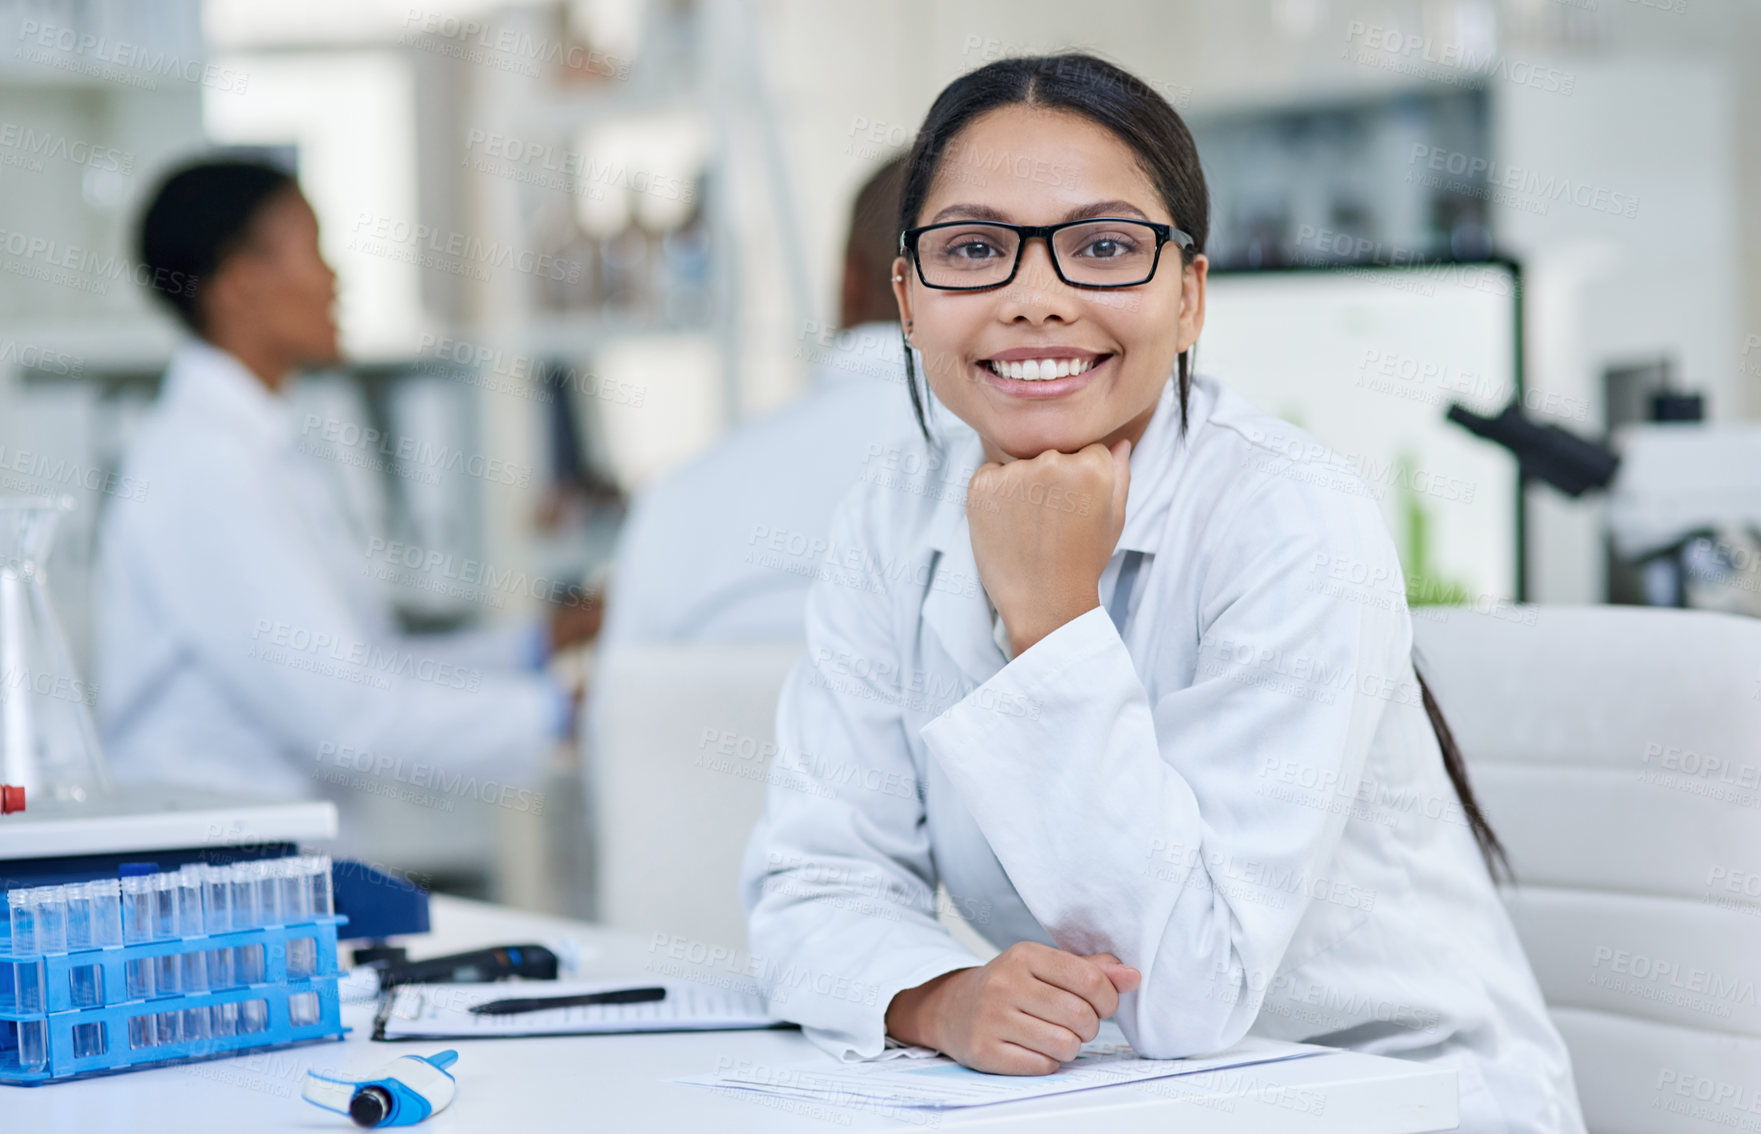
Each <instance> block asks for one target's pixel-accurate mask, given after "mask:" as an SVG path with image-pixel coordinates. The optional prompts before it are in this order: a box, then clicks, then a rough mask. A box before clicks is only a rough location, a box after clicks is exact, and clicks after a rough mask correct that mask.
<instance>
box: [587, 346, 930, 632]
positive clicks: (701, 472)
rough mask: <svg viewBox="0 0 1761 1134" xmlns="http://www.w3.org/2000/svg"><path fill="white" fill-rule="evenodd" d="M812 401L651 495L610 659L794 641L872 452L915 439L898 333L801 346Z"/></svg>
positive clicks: (624, 541)
mask: <svg viewBox="0 0 1761 1134" xmlns="http://www.w3.org/2000/svg"><path fill="white" fill-rule="evenodd" d="M803 350H804V351H806V352H807V354H808V357H809V358H810V359H811V360H812V362H813V366H812V371H811V373H812V378H811V385H810V387H809V389H808V391H807V392H806V393H805V394H803V395H802V396H801V397H800V398H799V399H797V400H796V401H794V402H792V403H790V404H789V405H787V406H785V407H783V408H782V409H779V410H777V411H776V412H775V413H772V414H770V415H768V416H767V417H764V418H762V419H761V420H759V421H756V422H753V423H752V424H750V425H747V426H744V427H742V428H740V429H739V430H737V431H735V432H734V433H733V434H732V435H730V436H729V437H727V438H726V439H724V440H723V441H721V442H720V443H719V444H717V445H716V446H715V447H714V448H713V449H711V450H710V451H709V452H707V453H705V454H704V455H703V456H701V457H699V458H697V459H696V460H694V461H692V462H691V463H690V464H688V465H686V466H684V467H683V468H681V469H679V470H677V471H676V472H673V473H671V474H669V475H668V476H666V477H664V478H662V479H661V480H660V481H658V482H657V483H655V484H654V485H652V486H651V487H650V488H648V489H647V490H646V491H644V492H643V493H641V494H640V495H639V496H638V497H637V498H636V501H635V503H634V505H633V506H632V508H631V510H630V518H629V521H628V522H627V523H626V524H625V525H624V530H623V532H622V533H621V534H620V535H619V537H618V555H617V563H616V565H615V567H614V569H613V572H612V575H611V580H610V583H609V585H608V594H607V596H606V614H605V628H604V630H603V632H602V633H601V635H600V648H601V649H602V650H612V649H615V648H616V647H617V646H618V645H620V644H622V643H625V642H693V641H695V642H705V641H714V642H729V641H745V642H750V641H792V640H798V639H799V638H800V637H801V634H802V627H803V617H804V616H803V613H802V611H803V608H804V607H805V605H806V602H807V588H808V585H809V584H810V583H811V582H812V581H813V576H814V574H815V573H817V572H818V571H819V570H820V569H822V567H823V566H824V563H823V559H824V556H823V543H822V544H820V545H818V546H819V547H820V553H818V554H816V553H815V552H814V551H813V550H812V549H813V548H814V547H815V546H816V545H815V544H814V541H816V540H817V541H823V540H824V538H825V533H826V529H827V527H828V526H829V525H830V523H831V518H832V509H833V508H834V507H835V506H836V505H837V502H838V500H839V498H840V497H842V496H843V495H844V493H845V492H846V491H848V490H849V487H850V485H852V484H854V483H855V482H856V480H857V478H858V477H860V476H861V475H862V472H863V469H864V468H865V467H866V466H867V464H868V463H869V461H870V457H869V447H870V446H872V445H877V444H880V443H882V442H884V441H886V440H887V439H888V438H891V437H894V436H897V435H899V434H901V433H904V432H906V431H908V430H912V429H916V428H917V425H916V420H915V419H914V418H913V417H912V415H911V400H910V395H908V394H907V393H906V392H905V351H904V343H903V342H902V341H901V339H900V335H899V324H897V323H894V322H875V323H863V324H860V325H858V326H856V327H852V328H850V329H849V330H847V331H843V332H840V333H839V334H838V335H837V337H836V338H835V339H833V340H832V341H830V342H826V343H814V342H812V341H811V340H810V341H809V345H808V346H806V347H804V348H803Z"/></svg>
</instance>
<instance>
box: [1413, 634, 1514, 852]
mask: <svg viewBox="0 0 1761 1134" xmlns="http://www.w3.org/2000/svg"><path fill="white" fill-rule="evenodd" d="M1413 675H1414V676H1416V677H1417V678H1418V679H1419V697H1420V698H1421V699H1422V700H1423V701H1424V703H1425V716H1427V717H1429V718H1430V720H1431V731H1432V732H1434V733H1436V734H1437V747H1438V748H1440V749H1442V750H1443V770H1444V771H1445V772H1448V773H1449V782H1450V783H1451V784H1453V785H1454V786H1455V795H1456V798H1458V799H1460V800H1461V810H1462V813H1463V814H1465V815H1466V816H1467V823H1468V829H1469V830H1471V831H1472V832H1473V833H1474V842H1476V843H1478V844H1479V847H1480V857H1481V858H1483V859H1485V860H1486V871H1487V872H1488V873H1489V874H1491V875H1492V877H1493V879H1494V880H1496V879H1497V878H1498V877H1499V876H1500V875H1502V876H1503V877H1504V879H1505V880H1506V881H1508V882H1514V881H1516V874H1515V873H1514V872H1513V871H1512V870H1511V869H1510V856H1509V855H1507V854H1505V853H1504V844H1503V843H1501V842H1499V841H1498V836H1497V834H1496V833H1494V832H1493V830H1492V824H1491V823H1489V822H1487V821H1486V813H1485V812H1484V811H1481V810H1480V801H1479V800H1478V799H1476V798H1475V797H1474V789H1473V786H1472V785H1471V784H1469V783H1468V774H1467V761H1466V760H1464V759H1462V755H1461V746H1460V745H1458V744H1456V743H1455V734H1454V733H1452V732H1450V731H1449V722H1448V721H1446V720H1444V719H1443V709H1442V707H1441V706H1440V705H1438V704H1437V698H1435V697H1433V696H1432V695H1431V687H1430V686H1429V685H1426V684H1425V675H1424V674H1422V673H1420V672H1419V671H1418V667H1417V666H1414V667H1413Z"/></svg>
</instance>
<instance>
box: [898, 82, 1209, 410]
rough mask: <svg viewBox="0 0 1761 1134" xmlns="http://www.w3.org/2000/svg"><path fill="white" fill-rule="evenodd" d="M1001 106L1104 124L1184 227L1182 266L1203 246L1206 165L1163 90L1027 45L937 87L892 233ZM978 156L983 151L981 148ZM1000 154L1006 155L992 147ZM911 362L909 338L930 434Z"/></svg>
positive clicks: (914, 396) (1182, 367) (917, 406)
mask: <svg viewBox="0 0 1761 1134" xmlns="http://www.w3.org/2000/svg"><path fill="white" fill-rule="evenodd" d="M1005 106H1034V107H1043V108H1045V109H1047V110H1067V111H1070V112H1072V113H1075V114H1080V115H1082V116H1083V117H1084V118H1087V119H1088V120H1089V121H1091V122H1094V123H1095V124H1097V125H1099V126H1103V127H1105V128H1106V129H1108V130H1110V131H1111V132H1112V133H1113V134H1114V135H1115V136H1116V137H1118V138H1119V139H1120V140H1121V141H1123V142H1124V143H1125V144H1126V145H1127V146H1129V147H1130V148H1131V151H1132V153H1134V154H1136V155H1137V160H1138V164H1139V165H1140V166H1142V168H1143V171H1144V173H1145V174H1146V175H1148V177H1149V179H1150V183H1151V184H1153V185H1154V186H1155V187H1156V191H1157V192H1158V193H1160V194H1161V195H1162V203H1163V205H1165V206H1166V207H1167V209H1168V213H1169V215H1170V216H1172V217H1173V218H1174V225H1175V227H1176V228H1180V229H1183V230H1184V231H1185V232H1186V233H1187V234H1188V235H1190V236H1191V237H1192V245H1191V247H1189V248H1186V249H1184V250H1183V251H1182V253H1181V266H1182V267H1184V266H1185V265H1187V264H1190V263H1192V259H1193V257H1194V256H1196V255H1198V254H1199V253H1201V252H1203V251H1204V250H1205V238H1206V236H1207V235H1208V234H1209V233H1210V229H1211V198H1210V194H1209V193H1208V192H1207V191H1206V189H1205V175H1204V170H1202V169H1201V168H1200V167H1199V160H1198V146H1197V145H1196V144H1195V143H1194V142H1193V140H1192V132H1191V131H1189V130H1188V129H1187V128H1186V123H1185V122H1183V121H1182V120H1181V118H1180V115H1179V114H1178V113H1177V112H1176V111H1175V110H1174V108H1173V107H1172V106H1170V105H1168V100H1167V99H1165V98H1163V97H1162V96H1161V95H1159V94H1157V93H1156V92H1155V91H1154V90H1152V89H1151V88H1150V86H1149V85H1148V84H1147V83H1145V82H1144V81H1143V80H1142V79H1139V78H1138V77H1137V76H1135V75H1133V74H1131V73H1130V72H1129V71H1126V70H1123V69H1121V68H1119V67H1116V66H1114V65H1113V64H1111V63H1108V62H1107V61H1106V60H1104V59H1098V58H1096V57H1095V56H1093V55H1086V54H1083V53H1080V52H1072V53H1069V54H1065V55H1029V56H1022V57H1020V58H1016V59H999V60H997V61H996V62H995V63H987V64H986V65H984V66H983V67H980V68H979V69H978V70H976V71H970V72H968V73H967V74H964V75H962V76H960V77H959V78H958V79H955V80H954V81H953V82H951V83H949V84H948V85H947V86H946V87H944V88H942V93H941V94H939V95H937V96H936V100H935V102H934V104H932V105H931V106H930V108H929V114H928V115H927V116H926V117H925V118H924V120H923V126H922V127H921V128H920V129H919V130H918V131H917V140H916V142H915V143H914V144H913V145H912V147H911V152H910V154H909V155H907V157H906V159H905V188H904V192H903V193H902V195H901V196H900V199H899V227H898V232H895V233H894V234H893V239H894V241H895V245H894V247H895V248H897V241H898V233H899V232H903V231H904V230H905V229H908V228H912V227H914V226H915V225H916V224H917V214H918V213H919V212H921V211H922V209H923V202H924V198H926V197H928V196H929V190H930V186H931V185H932V184H934V182H935V177H936V171H937V170H938V169H939V168H940V167H941V163H942V159H943V158H944V157H946V156H947V155H948V151H949V147H950V145H951V144H954V143H955V139H956V137H957V136H958V135H959V133H960V131H961V130H964V129H965V128H966V127H967V126H968V125H970V124H971V122H972V121H973V119H975V118H978V117H979V116H981V115H983V114H985V113H987V112H989V111H992V110H996V109H999V108H1001V107H1005ZM979 156H980V157H981V158H983V157H985V156H988V155H979ZM996 156H997V157H999V158H1000V159H1003V160H1005V161H1006V160H1007V157H1008V155H1006V154H999V155H996ZM1192 353H1193V352H1192V351H1182V352H1181V354H1180V358H1179V359H1178V360H1177V362H1176V376H1177V378H1178V381H1179V385H1180V429H1181V432H1182V433H1184V432H1185V430H1186V400H1187V394H1188V392H1189V391H1190V390H1191V388H1192V359H1191V357H1190V355H1191V354H1192ZM916 369H917V368H916V366H915V365H914V364H913V362H912V359H911V348H910V346H909V345H907V346H906V348H905V386H906V389H907V390H908V391H909V392H910V394H911V408H912V410H913V411H914V412H915V413H916V414H917V424H918V427H919V428H920V429H922V430H923V435H924V437H925V438H926V439H927V438H928V437H929V424H928V422H927V421H926V420H925V417H924V403H925V400H926V399H927V397H928V383H927V382H926V383H925V384H924V385H925V390H924V393H923V395H921V396H920V395H919V394H918V392H917V373H916Z"/></svg>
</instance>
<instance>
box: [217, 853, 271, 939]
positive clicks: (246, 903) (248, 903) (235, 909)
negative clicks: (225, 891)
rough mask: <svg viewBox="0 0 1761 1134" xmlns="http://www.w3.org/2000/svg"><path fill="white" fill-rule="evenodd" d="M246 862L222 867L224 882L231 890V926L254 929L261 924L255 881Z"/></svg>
mask: <svg viewBox="0 0 1761 1134" xmlns="http://www.w3.org/2000/svg"><path fill="white" fill-rule="evenodd" d="M250 865H251V864H250V863H248V862H235V863H232V864H231V865H229V866H225V867H222V868H221V869H223V870H225V871H226V884H227V886H228V888H230V889H231V890H232V927H233V928H234V929H255V928H256V927H257V926H259V925H262V924H263V922H262V919H261V918H260V917H259V916H258V910H257V882H256V879H255V878H253V877H252V876H251V872H250V870H249V869H248V868H249V867H250Z"/></svg>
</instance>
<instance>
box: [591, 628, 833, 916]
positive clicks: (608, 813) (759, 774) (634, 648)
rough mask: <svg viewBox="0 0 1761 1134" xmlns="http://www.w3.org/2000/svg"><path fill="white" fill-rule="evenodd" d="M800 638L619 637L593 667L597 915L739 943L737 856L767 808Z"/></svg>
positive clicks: (738, 866) (739, 907) (741, 911)
mask: <svg viewBox="0 0 1761 1134" xmlns="http://www.w3.org/2000/svg"><path fill="white" fill-rule="evenodd" d="M801 655H802V646H801V644H800V643H798V642H790V643H760V644H752V645H748V644H733V643H730V644H706V645H629V646H619V647H617V648H615V649H614V650H610V651H607V653H606V655H605V656H604V657H602V658H601V659H599V661H598V663H597V664H596V666H595V672H594V675H593V683H594V686H595V688H594V693H593V696H594V700H595V706H594V728H593V730H592V731H593V736H592V738H591V743H590V745H589V751H588V769H587V778H588V784H589V792H590V794H591V796H592V811H593V815H594V827H595V832H594V834H595V836H596V838H595V844H596V846H595V860H596V865H595V870H594V876H595V879H596V898H597V900H596V903H595V906H596V910H595V916H596V919H597V920H598V921H600V922H601V923H602V924H605V925H607V926H610V927H612V928H614V929H624V930H629V931H632V932H637V933H643V934H650V933H668V934H678V935H680V936H682V937H685V938H688V939H689V940H691V941H692V942H701V943H704V944H706V945H721V946H727V947H728V948H731V949H744V948H745V947H746V914H745V911H744V910H743V909H741V906H740V889H739V879H740V858H741V855H742V853H743V852H744V851H745V848H746V841H747V837H748V836H749V835H751V833H752V828H753V827H754V826H755V825H756V824H757V822H758V819H759V816H760V815H761V814H762V813H763V811H764V799H765V789H766V783H767V774H768V770H769V767H770V762H771V756H772V754H773V753H774V751H775V744H774V737H775V733H776V712H777V695H778V694H779V693H780V692H781V690H782V685H783V679H784V678H785V677H787V676H788V673H789V670H790V668H791V667H792V666H793V665H794V663H795V661H796V659H798V658H799V657H801Z"/></svg>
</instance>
